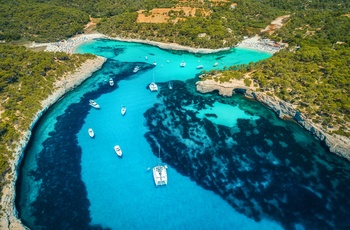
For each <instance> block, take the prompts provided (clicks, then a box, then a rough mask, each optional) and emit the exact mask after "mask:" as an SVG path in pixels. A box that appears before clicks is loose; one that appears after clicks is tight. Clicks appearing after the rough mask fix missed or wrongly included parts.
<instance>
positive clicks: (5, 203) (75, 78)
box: [0, 33, 350, 230]
mask: <svg viewBox="0 0 350 230" xmlns="http://www.w3.org/2000/svg"><path fill="white" fill-rule="evenodd" d="M97 38H105V39H111V40H118V41H125V42H137V43H143V44H148V45H153V46H157V47H159V48H162V49H170V50H182V51H188V52H191V53H201V54H209V53H216V52H220V51H225V50H229V49H231V47H227V48H223V49H216V50H212V49H196V48H192V47H186V46H181V45H178V44H168V43H161V42H154V41H149V40H140V39H125V38H117V37H108V36H105V35H103V34H100V33H93V34H82V35H78V36H75V37H73V38H71V39H68V40H66V41H61V42H56V43H45V44H35V43H33V44H32V45H30V46H28V47H29V48H34V47H46V49H45V50H46V51H52V52H58V51H60V52H66V53H74V52H75V49H76V47H77V46H79V45H80V44H83V43H85V42H87V41H90V40H93V39H97ZM256 42H258V43H256ZM236 47H240V48H245V49H253V50H257V51H262V52H269V53H275V52H278V51H279V49H273V50H271V49H269V50H267V49H266V47H265V46H264V44H263V43H261V41H259V37H254V38H248V39H245V40H244V41H243V42H242V43H240V44H238V45H237V46H236ZM105 61H106V59H105V58H102V57H97V59H94V60H89V61H87V62H85V63H84V64H83V65H82V66H81V67H80V68H79V69H78V70H77V71H76V72H75V73H73V74H71V75H69V76H67V77H66V78H65V79H61V80H60V81H58V82H56V87H57V88H56V91H55V92H54V93H53V94H52V95H50V96H49V97H48V98H47V99H46V100H44V101H43V102H42V107H43V110H42V111H39V112H38V113H37V115H36V116H35V118H34V119H33V122H32V125H34V124H35V122H36V121H37V120H38V118H39V117H40V116H41V114H42V112H44V111H45V110H46V109H47V108H49V106H51V105H52V104H54V103H55V102H56V101H57V100H59V99H60V98H61V97H62V96H64V94H65V93H67V92H68V91H70V90H72V89H74V88H75V87H76V86H77V85H79V84H81V83H82V82H83V81H84V80H85V79H87V78H88V77H90V76H91V74H92V73H93V72H95V71H97V70H98V69H100V68H101V67H102V65H103V63H104V62H105ZM196 84H197V91H199V92H201V93H207V92H212V91H215V90H218V91H219V94H220V95H222V96H232V94H233V93H234V90H235V89H243V90H244V91H245V96H247V97H250V98H253V99H255V100H258V101H260V102H261V103H264V104H266V105H267V106H269V107H270V108H271V109H272V110H274V111H275V112H276V113H277V114H278V115H279V116H280V117H281V118H284V117H290V118H293V119H294V120H296V121H297V122H298V123H299V124H300V125H302V126H303V127H304V128H305V129H307V130H308V131H310V132H311V133H312V134H314V135H315V136H316V137H317V138H318V139H319V140H321V141H322V142H324V143H325V144H326V145H327V146H328V147H329V149H330V151H331V152H333V153H336V154H338V155H340V156H342V157H344V158H346V159H348V160H350V140H349V139H348V138H343V137H340V136H331V135H329V134H327V133H326V132H325V131H324V130H323V129H322V128H321V127H317V126H316V125H315V124H313V123H312V122H311V121H309V120H307V119H306V118H305V117H304V116H303V115H301V114H300V113H298V112H297V110H296V109H295V108H293V106H292V105H290V104H288V103H286V102H284V101H282V100H279V99H277V98H275V97H271V96H268V95H266V94H263V93H260V92H256V91H254V89H251V88H248V87H246V86H245V84H244V82H243V81H238V80H234V81H233V82H232V83H227V84H226V83H224V84H220V83H218V82H215V81H213V80H212V81H210V80H207V81H199V82H197V83H196ZM30 135H31V131H27V132H26V133H24V134H23V138H22V139H21V140H20V142H19V144H18V147H17V148H16V151H15V153H14V156H15V157H14V159H13V160H12V161H11V162H10V164H11V172H10V173H8V176H7V178H6V180H7V181H10V182H9V183H8V184H7V185H6V186H5V188H4V190H3V196H2V197H1V203H0V205H1V207H2V209H3V210H4V211H2V212H0V214H2V216H1V218H0V229H4V230H10V229H11V230H13V229H14V230H17V229H27V228H26V227H25V226H24V225H23V224H22V223H21V221H20V220H19V219H18V215H17V211H16V208H15V195H16V194H15V183H16V180H17V170H18V166H19V163H20V161H21V159H22V157H23V156H22V155H23V154H22V153H23V150H24V149H25V147H26V145H27V143H28V140H29V138H30ZM10 177H11V179H10Z"/></svg>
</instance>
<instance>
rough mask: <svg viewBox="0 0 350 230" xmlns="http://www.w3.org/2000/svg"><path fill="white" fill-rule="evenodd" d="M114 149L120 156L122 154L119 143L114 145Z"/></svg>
mask: <svg viewBox="0 0 350 230" xmlns="http://www.w3.org/2000/svg"><path fill="white" fill-rule="evenodd" d="M114 151H115V153H116V154H117V155H118V156H120V157H121V156H122V155H123V152H122V149H121V148H120V146H119V145H116V146H114Z"/></svg>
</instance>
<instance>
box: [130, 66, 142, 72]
mask: <svg viewBox="0 0 350 230" xmlns="http://www.w3.org/2000/svg"><path fill="white" fill-rule="evenodd" d="M139 70H140V67H138V66H135V68H134V69H133V71H132V72H133V73H137V72H138V71H139Z"/></svg>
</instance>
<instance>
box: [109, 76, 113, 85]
mask: <svg viewBox="0 0 350 230" xmlns="http://www.w3.org/2000/svg"><path fill="white" fill-rule="evenodd" d="M109 85H110V86H113V85H114V81H113V78H111V77H110V78H109Z"/></svg>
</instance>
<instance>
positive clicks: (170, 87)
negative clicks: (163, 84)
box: [168, 81, 173, 89]
mask: <svg viewBox="0 0 350 230" xmlns="http://www.w3.org/2000/svg"><path fill="white" fill-rule="evenodd" d="M168 87H169V89H173V82H172V81H169V83H168Z"/></svg>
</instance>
